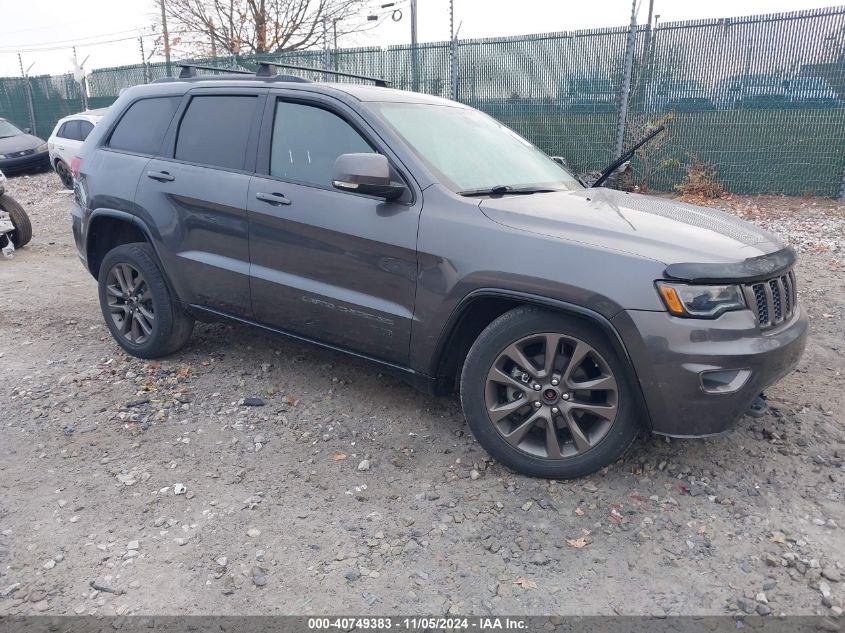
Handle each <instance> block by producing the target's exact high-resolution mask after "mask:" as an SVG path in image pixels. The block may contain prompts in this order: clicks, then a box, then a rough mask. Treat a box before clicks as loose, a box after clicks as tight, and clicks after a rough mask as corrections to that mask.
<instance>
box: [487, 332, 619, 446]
mask: <svg viewBox="0 0 845 633" xmlns="http://www.w3.org/2000/svg"><path fill="white" fill-rule="evenodd" d="M618 393H619V390H618V386H617V383H616V378H615V377H614V375H613V372H612V371H611V370H610V367H609V365H608V363H607V361H606V360H605V359H604V357H603V356H602V355H601V354H600V353H599V352H598V351H597V350H596V349H595V348H593V347H592V346H591V345H588V344H587V343H585V342H584V341H582V340H580V339H577V338H575V337H572V336H567V335H565V334H559V333H554V332H545V333H540V334H532V335H530V336H526V337H523V338H521V339H519V340H517V341H515V342H514V343H512V344H510V345H509V346H508V347H506V348H505V349H504V350H503V351H502V352H501V353H500V354H499V355H498V356H497V357H496V360H495V361H494V362H493V365H492V366H491V367H490V370H489V372H488V374H487V381H486V385H485V404H486V407H487V413H488V415H489V416H490V421H491V422H492V423H493V425H494V426H495V428H496V430H497V431H498V432H499V433H500V434H501V436H502V437H503V438H504V439H505V441H507V442H508V443H509V444H510V445H511V446H513V447H514V448H516V449H518V450H520V451H522V452H525V453H528V454H529V455H532V456H535V457H541V458H545V459H553V460H559V459H567V458H570V457H574V456H576V455H579V454H582V453H585V452H586V451H589V450H590V449H592V448H593V447H595V446H596V445H597V444H598V443H599V442H600V441H601V440H602V439H603V438H604V437H605V436H606V435H607V433H608V432H609V431H610V429H611V427H612V426H613V423H614V421H615V419H616V414H617V411H618V409H619V402H618Z"/></svg>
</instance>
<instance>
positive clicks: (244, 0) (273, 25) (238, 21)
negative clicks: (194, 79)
mask: <svg viewBox="0 0 845 633" xmlns="http://www.w3.org/2000/svg"><path fill="white" fill-rule="evenodd" d="M155 1H156V5H158V0H155ZM364 6H365V0H165V11H166V13H167V22H168V25H169V29H170V32H171V34H172V35H171V45H172V47H173V49H174V52H175V53H177V54H187V55H194V56H205V55H209V54H225V55H256V54H262V53H281V52H284V51H298V50H303V49H307V48H314V47H318V46H323V45H324V43H325V41H326V40H327V41H328V42H329V46H330V47H332V46H333V44H332V42H333V41H334V40H336V39H337V38H338V37H342V36H344V35H348V34H350V33H356V32H359V31H362V30H366V29H367V22H366V17H365V16H364Z"/></svg>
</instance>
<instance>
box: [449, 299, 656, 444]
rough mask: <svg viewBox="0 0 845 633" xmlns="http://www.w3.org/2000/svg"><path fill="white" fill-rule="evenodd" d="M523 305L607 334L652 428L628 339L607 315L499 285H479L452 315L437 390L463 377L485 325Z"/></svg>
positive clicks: (454, 385)
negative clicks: (554, 314)
mask: <svg viewBox="0 0 845 633" xmlns="http://www.w3.org/2000/svg"><path fill="white" fill-rule="evenodd" d="M524 305H533V306H537V307H541V308H546V309H548V310H551V311H553V312H559V313H561V314H565V315H567V316H571V317H575V318H578V319H581V320H583V321H585V322H587V323H589V324H590V325H592V326H593V327H595V328H597V329H598V330H600V331H601V332H602V333H604V334H605V335H606V336H607V338H608V340H609V341H610V343H611V345H613V348H614V350H615V351H616V353H617V354H618V355H619V358H620V360H621V361H622V363H623V365H624V366H625V369H626V371H627V372H628V375H629V377H630V379H631V383H632V384H633V385H634V386H635V389H634V394H635V398H636V400H637V402H636V406H637V407H638V409H639V411H640V413H641V415H642V416H643V420H644V422H645V426H646V427H647V428H649V429H651V418H650V416H649V411H648V407H647V406H646V401H645V397H644V395H643V392H642V388H641V386H640V381H639V378H638V377H637V372H636V369H635V367H634V363H633V360H632V359H631V356H630V354H629V353H628V349H627V347H626V346H625V342H624V340H623V339H622V336H621V335H620V334H619V332H618V331H617V329H616V328H615V327H614V326H613V324H612V323H611V321H610V320H609V319H608V318H607V317H605V316H604V315H602V314H600V313H599V312H596V311H595V310H591V309H590V308H585V307H583V306H580V305H577V304H573V303H569V302H566V301H562V300H560V299H553V298H551V297H544V296H542V295H535V294H531V293H526V292H521V291H515V290H506V289H500V288H480V289H477V290H474V291H473V292H470V293H469V294H468V295H467V296H466V297H464V298H463V299H462V300H461V302H460V304H458V306H457V307H456V308H455V310H454V311H453V312H452V314H451V315H450V317H449V319H448V321H447V322H446V326H445V327H444V328H443V334H442V335H441V337H440V339H439V340H438V343H437V346H436V347H435V352H434V355H433V363H432V364H433V367H434V376H435V379H436V385H437V391H438V392H439V393H449V392H451V391H454V390H455V389H456V388H457V386H458V382H459V380H460V369H461V367H462V366H463V362H464V360H465V359H466V355H467V352H469V349H470V347H471V346H472V343H473V342H474V341H475V339H476V338H478V335H479V334H480V333H481V331H482V330H484V328H486V327H487V326H488V325H489V324H490V323H491V322H492V321H493V320H494V319H496V318H498V317H499V316H501V315H502V314H504V313H505V312H508V311H509V310H512V309H513V308H517V307H519V306H524Z"/></svg>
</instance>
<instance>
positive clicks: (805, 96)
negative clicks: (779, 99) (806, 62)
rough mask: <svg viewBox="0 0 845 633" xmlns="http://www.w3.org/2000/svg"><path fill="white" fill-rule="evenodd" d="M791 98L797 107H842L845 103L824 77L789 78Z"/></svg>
mask: <svg viewBox="0 0 845 633" xmlns="http://www.w3.org/2000/svg"><path fill="white" fill-rule="evenodd" d="M789 99H790V101H791V103H792V104H793V105H794V106H795V107H802V108H841V107H842V106H843V105H844V104H843V102H842V100H841V99H839V97H838V96H837V94H836V91H835V90H834V89H833V86H831V85H830V82H828V80H827V79H824V78H823V77H795V78H794V79H790V80H789Z"/></svg>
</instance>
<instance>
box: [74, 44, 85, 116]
mask: <svg viewBox="0 0 845 633" xmlns="http://www.w3.org/2000/svg"><path fill="white" fill-rule="evenodd" d="M85 61H88V58H87V57H86V58H85ZM85 61H83V62H82V63H83V65H84V64H85ZM73 78H74V79H76V82H77V83H78V84H79V94H80V95H81V96H82V109H83V110H87V109H88V82H87V81H86V80H85V70H84V69H83V68H82V66H80V65H79V60H78V59H77V58H76V46H74V47H73Z"/></svg>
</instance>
